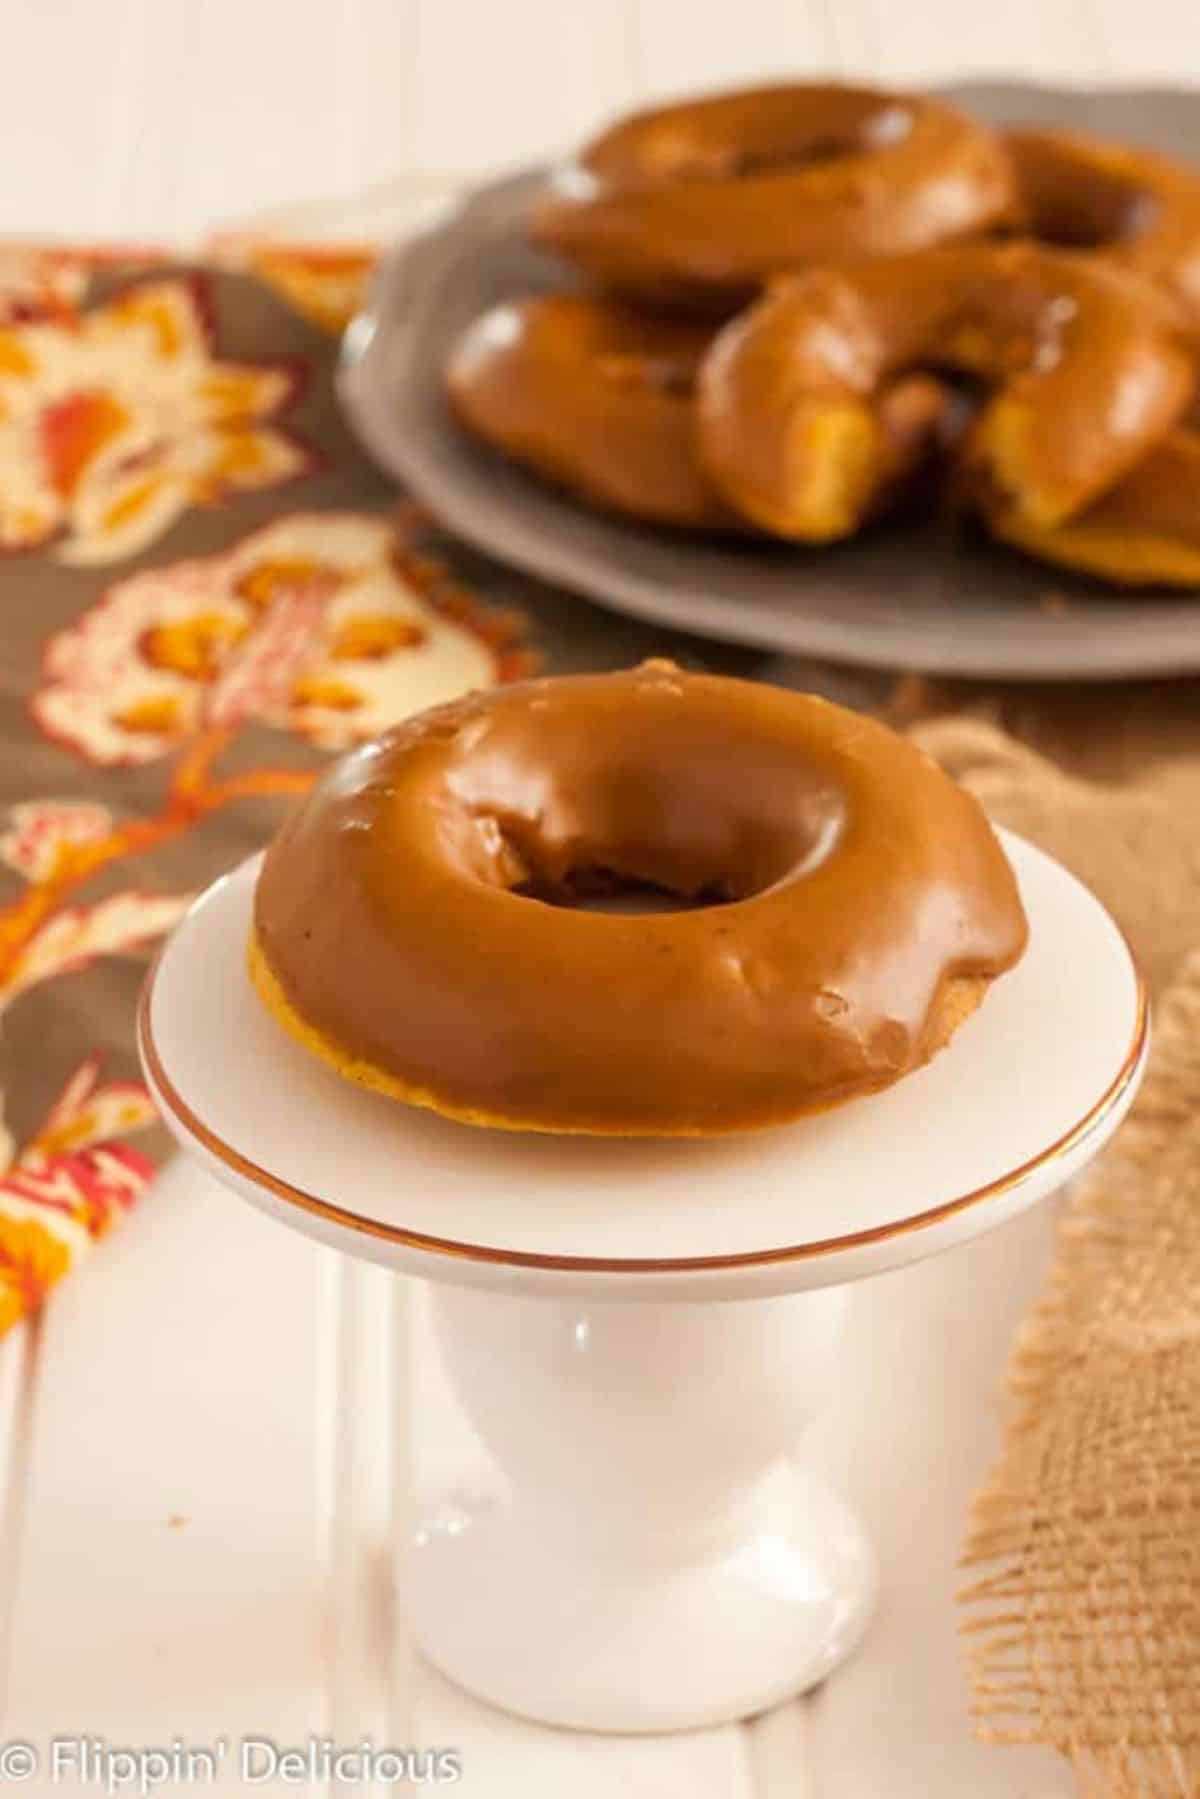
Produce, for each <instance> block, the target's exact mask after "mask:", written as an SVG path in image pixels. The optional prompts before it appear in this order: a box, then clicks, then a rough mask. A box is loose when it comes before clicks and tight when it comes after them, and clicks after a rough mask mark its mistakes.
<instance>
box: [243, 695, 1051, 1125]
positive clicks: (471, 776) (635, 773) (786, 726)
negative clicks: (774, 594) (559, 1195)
mask: <svg viewBox="0 0 1200 1799" xmlns="http://www.w3.org/2000/svg"><path fill="white" fill-rule="evenodd" d="M597 878H600V879H602V880H605V881H613V880H615V881H616V882H618V883H620V884H631V883H642V884H650V885H652V886H654V887H656V888H660V889H666V890H668V891H669V892H671V893H673V894H677V895H680V896H685V897H690V898H691V899H692V900H693V901H695V900H709V901H719V902H722V903H706V904H702V905H699V906H693V908H692V909H690V910H681V911H676V912H670V913H642V914H639V915H615V914H611V913H600V912H594V911H583V910H579V909H572V908H571V907H569V906H568V905H564V904H562V903H558V904H554V903H549V902H550V901H551V900H554V899H558V900H560V901H561V900H562V899H563V898H564V897H566V896H567V895H569V894H570V893H571V892H573V891H576V890H577V889H578V887H579V886H580V885H583V886H584V887H586V886H588V885H590V884H591V883H592V882H593V881H594V880H596V879H597ZM530 893H534V894H538V895H541V896H542V897H540V898H534V897H528V895H529V894H530ZM1025 940H1026V924H1025V919H1024V914H1023V912H1022V909H1021V904H1020V900H1019V897H1018V894H1017V890H1016V885H1015V882H1014V879H1013V875H1012V871H1011V869H1010V868H1009V865H1008V862H1007V860H1006V858H1005V856H1004V854H1003V852H1002V850H1001V849H1000V846H999V844H998V843H997V841H996V839H995V837H994V835H993V834H992V831H991V828H990V827H989V825H988V823H987V821H986V819H985V818H984V816H983V813H982V812H981V811H980V809H979V806H978V804H977V803H976V801H975V800H974V799H972V798H971V797H970V796H969V795H967V794H966V793H964V792H963V791H962V790H961V789H959V788H958V787H956V786H955V785H954V783H953V782H952V781H951V780H950V779H949V777H948V776H947V775H945V774H944V773H943V772H942V771H941V770H940V769H939V768H938V767H937V766H936V765H935V764H934V763H933V762H932V761H931V760H930V759H929V758H928V757H926V756H924V755H923V754H922V753H921V752H920V751H918V750H917V749H915V748H914V747H913V746H912V745H910V744H908V743H906V742H905V741H904V740H903V739H901V738H898V737H896V736H895V735H894V734H893V733H892V732H890V731H889V730H887V729H886V728H885V727H884V726H882V725H880V724H877V723H875V722H873V721H871V720H869V719H866V718H863V717H860V716H858V715H856V714H854V713H851V712H847V711H844V710H843V709H841V708H840V707H836V706H832V705H830V704H828V703H827V702H825V701H823V700H820V699H815V698H812V697H809V696H804V695H798V694H795V693H791V692H786V691H783V690H781V689H777V688H771V687H766V686H760V685H756V684H752V683H748V682H742V681H734V680H728V679H722V678H719V677H716V676H708V675H689V674H683V673H681V672H680V671H679V670H678V669H676V668H674V667H673V666H672V665H671V664H669V663H647V664H646V665H644V666H643V667H641V668H639V669H635V670H632V671H629V672H627V673H623V674H617V675H585V676H570V677H559V678H556V679H549V680H543V681H534V682H528V683H525V684H522V685H520V686H515V687H509V688H501V689H498V690H496V691H494V692H491V693H486V694H478V695H473V696H471V697H469V698H467V699H465V700H463V701H461V702H459V703H457V704H455V705H451V706H446V707H442V708H440V709H438V710H436V711H433V712H429V713H426V714H425V715H424V716H423V717H420V718H418V719H414V720H412V721H410V722H408V723H406V724H404V725H402V726H400V727H399V728H397V729H396V730H394V731H392V732H390V733H389V734H388V735H386V736H385V737H382V738H380V739H379V740H378V741H377V742H376V743H374V744H372V745H369V746H367V747H366V748H364V749H362V750H359V751H356V752H355V753H354V754H353V755H351V756H349V757H347V758H345V759H344V760H343V761H341V762H339V763H338V764H336V765H335V767H334V768H333V769H332V770H331V771H330V772H329V774H328V775H326V777H325V778H324V780H323V781H322V782H321V783H320V785H319V786H318V787H317V788H316V789H315V790H314V792H313V793H312V794H311V795H310V796H309V797H307V798H306V799H305V800H303V801H302V802H301V804H300V806H299V807H298V809H297V810H296V811H295V813H294V814H293V815H292V816H291V818H290V819H289V820H288V822H287V823H286V824H285V826H284V827H283V829H282V831H281V832H280V834H279V836H278V837H277V838H276V839H275V842H274V843H273V844H272V846H271V848H270V850H269V851H268V853H267V857H266V861H265V863H264V866H263V870H262V874H261V876H260V879H259V883H258V889H257V894H256V900H255V937H254V943H253V947H252V955H251V964H252V968H253V969H254V971H255V976H256V980H257V983H258V986H259V990H260V992H261V993H262V994H263V997H264V999H266V1001H267V1003H268V1004H269V1005H270V1006H271V1007H272V1010H274V1011H275V1012H276V1013H277V1015H278V1016H280V1017H281V1018H282V1019H283V1022H284V1023H285V1024H286V1025H287V1027H288V1028H289V1029H291V1030H292V1031H293V1032H294V1033H295V1034H296V1035H297V1036H299V1037H301V1038H302V1039H303V1040H304V1041H305V1042H306V1043H308V1045H309V1046H310V1047H311V1048H313V1049H315V1050H316V1051H317V1052H318V1053H320V1054H322V1055H323V1056H325V1057H327V1058H328V1059H329V1060H330V1061H331V1062H333V1063H334V1064H335V1065H336V1066H337V1067H339V1068H340V1069H341V1071H342V1072H343V1073H345V1074H348V1075H350V1076H351V1077H352V1078H355V1079H358V1080H360V1081H363V1082H365V1083H366V1084H368V1085H371V1086H374V1087H378V1088H381V1089H382V1090H383V1091H385V1092H389V1093H392V1094H395V1095H397V1096H399V1097H401V1098H403V1099H406V1100H408V1101H410V1102H414V1103H418V1104H424V1105H429V1106H432V1107H434V1108H436V1109H437V1110H439V1111H442V1112H446V1113H449V1114H451V1115H452V1116H455V1117H458V1118H461V1119H465V1120H468V1121H470V1122H474V1123H481V1124H491V1125H503V1126H508V1127H511V1128H522V1129H537V1130H547V1131H563V1132H578V1131H584V1132H596V1133H614V1134H622V1135H674V1134H710V1133H720V1132H728V1131H737V1130H745V1129H752V1128H755V1127H758V1126H763V1125H768V1124H772V1123H777V1122H781V1121H783V1120H786V1119H789V1118H794V1117H796V1116H798V1115H800V1114H802V1113H804V1112H808V1111H813V1110H819V1109H822V1108H825V1107H828V1106H832V1105H835V1104H837V1103H839V1102H842V1101H845V1100H850V1099H853V1098H855V1097H856V1096H858V1095H861V1094H865V1093H869V1092H872V1091H874V1090H876V1089H878V1088H881V1087H885V1086H887V1085H889V1084H890V1083H891V1082H893V1081H895V1080H897V1079H898V1078H900V1077H901V1076H902V1075H904V1074H906V1073H907V1072H909V1071H910V1070H911V1069H913V1068H914V1067H916V1066H917V1065H918V1064H920V1063H921V1062H923V1061H925V1060H926V1059H927V1058H928V1057H929V1056H930V1055H931V1054H932V1053H933V1052H934V1051H935V1050H936V1049H937V1048H938V1047H939V1046H940V1045H941V1044H942V1043H943V1042H944V1041H945V1040H946V1039H947V1037H948V1036H949V1035H950V1033H951V1031H952V1030H953V1029H954V1028H955V1026H956V1025H957V1023H958V1022H959V1021H960V1020H961V1019H962V1017H963V1016H965V1014H966V1013H967V1012H968V1011H970V1010H971V1009H972V1008H973V1006H974V1005H975V1004H976V1003H977V1002H978V1000H979V999H980V998H981V997H982V994H983V992H984V990H985V988H986V986H987V984H988V983H989V982H990V981H991V980H992V979H993V978H994V977H996V976H997V975H999V974H1001V973H1002V972H1003V971H1004V970H1005V969H1007V968H1010V967H1011V966H1012V965H1013V964H1014V963H1015V962H1016V961H1017V960H1018V958H1019V957H1020V955H1021V953H1022V951H1023V948H1024V945H1025Z"/></svg>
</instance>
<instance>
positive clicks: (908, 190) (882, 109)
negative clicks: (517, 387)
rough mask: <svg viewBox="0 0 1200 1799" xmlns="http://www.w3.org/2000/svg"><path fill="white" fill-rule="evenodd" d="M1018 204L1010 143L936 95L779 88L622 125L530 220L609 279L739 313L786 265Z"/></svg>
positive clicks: (886, 248)
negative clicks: (1006, 148) (743, 303)
mask: <svg viewBox="0 0 1200 1799" xmlns="http://www.w3.org/2000/svg"><path fill="white" fill-rule="evenodd" d="M1014 203H1015V189H1014V181H1013V174H1012V165H1011V162H1010V160H1009V158H1008V156H1007V154H1006V152H1005V151H1004V149H1003V146H1002V145H1001V144H1000V142H999V140H998V139H997V138H996V137H995V136H994V135H993V134H992V133H991V132H990V131H988V130H987V129H986V127H984V126H982V125H979V124H975V123H974V122H973V121H971V120H970V119H967V118H965V117H964V116H963V115H962V114H961V113H959V112H956V111H955V110H954V108H953V107H950V106H947V105H945V104H944V103H943V102H941V101H938V100H930V99H925V98H916V97H912V96H905V95H900V94H889V93H880V92H876V91H875V90H873V89H870V88H856V87H842V86H815V85H814V86H788V87H768V88H757V89H751V90H748V91H745V92H740V93H730V94H716V95H712V96H709V97H707V98H704V99H700V100H691V101H686V102H683V103H681V104H678V105H673V106H665V107H662V108H659V109H657V110H655V111H652V112H643V113H638V114H636V115H635V116H634V117H632V118H630V119H627V120H625V121H623V122H622V123H620V124H618V125H615V126H614V127H613V128H612V129H611V130H609V131H606V132H605V133H604V134H603V136H601V137H599V138H597V139H596V140H595V141H594V142H593V143H591V144H589V145H588V146H587V147H586V148H585V149H584V150H583V151H582V152H581V153H580V155H579V157H578V159H577V160H576V161H575V162H574V163H572V164H570V165H568V166H567V167H566V168H565V169H563V170H561V171H560V172H559V173H558V175H557V176H556V177H554V178H553V180H552V184H551V189H550V191H549V193H548V194H547V195H546V196H545V197H544V198H543V199H542V201H541V202H540V203H539V204H538V205H537V206H536V207H535V209H534V212H533V215H532V218H531V225H530V229H531V232H532V235H533V237H534V239H535V240H536V241H537V242H538V243H540V244H542V245H544V246H545V247H547V248H549V249H552V250H554V251H556V252H557V253H558V254H559V255H561V256H563V257H565V258H566V259H567V260H568V261H570V262H571V263H573V264H575V265H576V266H577V267H579V268H582V269H584V270H585V271H586V272H587V274H589V275H590V276H592V277H593V278H595V279H598V280H600V281H601V282H603V283H604V284H605V285H606V286H608V287H612V288H615V289H618V290H619V291H621V292H624V293H628V294H632V295H635V296H638V297H640V298H643V299H652V300H667V301H671V302H692V303H701V304H704V305H706V306H718V307H719V306H722V305H724V306H725V307H726V309H728V307H729V305H730V304H736V303H738V302H740V301H742V300H744V299H746V298H748V297H749V295H751V294H752V293H753V292H754V290H755V289H756V288H758V287H760V286H761V284H762V283H763V281H764V280H765V279H766V278H767V277H768V276H770V275H773V274H775V273H778V272H780V271H782V270H787V269H796V268H802V267H808V266H810V265H812V264H814V263H818V262H823V261H826V260H827V259H829V258H831V257H844V256H851V255H880V254H882V255H893V254H895V253H897V252H899V251H904V250H914V249H920V248H922V247H923V246H924V245H926V244H935V243H941V242H943V241H946V240H953V239H958V238H965V237H970V236H973V235H976V234H978V233H980V232H982V231H985V230H987V229H988V228H989V227H991V226H994V225H997V224H1000V223H1003V222H1004V221H1005V220H1007V219H1010V218H1011V217H1012V216H1013V207H1014Z"/></svg>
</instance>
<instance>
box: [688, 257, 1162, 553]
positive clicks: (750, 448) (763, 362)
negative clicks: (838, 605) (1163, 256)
mask: <svg viewBox="0 0 1200 1799" xmlns="http://www.w3.org/2000/svg"><path fill="white" fill-rule="evenodd" d="M1175 325H1176V316H1175V308H1174V306H1173V305H1172V304H1171V303H1170V302H1169V301H1167V300H1165V299H1163V298H1162V297H1161V296H1160V295H1159V294H1158V293H1157V291H1156V290H1155V289H1154V288H1152V287H1150V286H1149V285H1148V284H1146V283H1145V282H1143V281H1141V280H1139V279H1138V278H1137V277H1136V276H1134V275H1132V274H1130V273H1127V272H1126V271H1124V270H1118V269H1115V268H1111V267H1109V266H1107V265H1102V264H1099V263H1097V262H1095V261H1093V260H1092V259H1090V258H1088V257H1086V256H1079V255H1071V254H1070V253H1068V252H1066V251H1055V250H1048V249H1045V248H1042V247H1039V246H1036V245H1031V244H1025V243H1010V244H978V245H964V246H958V247H955V248H949V249H938V250H926V251H920V252H917V253H916V254H914V255H912V256H902V257H892V258H889V259H884V260H877V261H870V262H862V263H857V264H847V265H843V266H841V267H836V268H829V269H825V270H817V271H814V272H813V273H811V274H809V275H806V276H799V277H794V278H792V279H791V280H788V281H783V282H780V283H778V284H777V285H776V286H774V287H773V288H772V290H771V291H770V292H769V293H768V294H767V295H766V296H765V297H764V298H763V299H762V300H760V301H759V302H758V303H757V304H756V305H755V306H753V307H751V308H750V309H749V310H748V311H747V312H746V313H744V314H742V315H741V316H740V317H738V318H736V319H734V320H733V321H732V322H731V323H730V324H729V325H727V326H726V327H725V328H724V329H723V330H722V331H721V332H720V333H719V335H718V336H717V338H716V340H715V341H714V343H713V346H712V349H711V350H710V351H709V353H708V355H707V357H706V358H705V360H704V364H703V366H702V369H701V374H700V387H699V397H698V420H699V435H698V442H699V448H700V457H701V461H702V463H703V465H704V467H705V468H706V470H707V471H708V474H709V476H710V478H711V480H712V481H713V483H714V485H715V486H716V487H717V488H718V489H719V490H720V491H721V492H722V493H723V494H724V495H725V496H726V498H727V499H728V500H729V502H730V503H731V504H732V505H733V506H735V507H736V508H737V510H738V511H739V512H742V513H744V515H745V516H746V517H747V518H749V519H752V520H753V521H754V522H755V523H756V524H758V525H760V526H762V527H763V528H764V529H765V530H768V531H772V532H774V533H776V534H777V535H779V536H783V537H791V538H796V539H800V540H802V541H811V542H824V541H829V540H832V539H835V538H839V537H845V536H848V535H849V534H850V533H852V532H853V531H854V530H855V529H856V528H857V527H858V525H859V523H860V522H861V520H862V518H863V516H864V514H865V513H866V512H867V511H868V510H869V509H870V507H871V506H872V504H873V503H874V497H875V494H876V491H877V488H878V484H879V481H880V471H881V467H882V466H883V454H882V450H881V439H882V437H883V432H882V428H881V425H880V420H879V415H878V409H877V395H878V392H879V389H880V386H881V384H883V383H884V382H886V381H889V380H894V379H895V378H896V376H897V375H898V374H901V373H902V372H903V371H905V370H906V369H909V368H912V367H914V366H926V367H929V366H932V367H935V368H947V369H954V370H958V371H962V372H964V373H966V374H968V375H970V376H972V377H974V378H975V379H976V380H977V381H980V382H982V383H984V384H985V385H986V387H987V388H988V389H989V390H990V397H989V399H988V401H987V403H986V404H985V405H984V406H983V408H982V410H981V411H980V413H979V415H978V417H977V419H976V421H975V423H974V424H973V426H972V427H971V429H970V431H969V433H968V435H967V437H966V439H965V442H964V446H963V451H962V458H963V460H962V465H961V469H960V476H961V479H962V483H963V485H964V487H965V488H967V489H970V490H973V491H976V492H981V493H983V494H985V495H986V496H987V508H988V510H989V512H990V513H991V514H992V516H994V517H998V518H1002V517H1004V516H1012V517H1014V518H1015V519H1017V520H1018V521H1020V522H1023V523H1027V524H1029V525H1032V526H1034V527H1036V528H1038V529H1044V528H1046V527H1053V526H1057V525H1059V524H1061V523H1062V522H1063V520H1065V519H1067V518H1070V517H1071V516H1072V515H1073V514H1074V513H1076V512H1079V511H1081V510H1082V509H1083V508H1084V507H1085V506H1086V505H1087V504H1088V503H1089V502H1090V501H1091V500H1093V499H1095V498H1096V497H1097V496H1098V495H1099V494H1101V493H1102V492H1103V491H1104V490H1105V489H1106V488H1108V487H1110V486H1112V485H1113V484H1114V483H1115V482H1116V481H1118V480H1119V479H1120V478H1121V477H1122V476H1123V475H1124V474H1126V473H1127V472H1128V471H1129V470H1131V469H1132V468H1133V467H1134V466H1135V465H1136V463H1137V462H1138V461H1139V460H1140V459H1141V458H1142V457H1143V456H1144V455H1145V453H1146V451H1147V450H1148V449H1150V448H1151V447H1152V446H1153V445H1154V444H1155V443H1156V442H1157V441H1159V440H1160V439H1161V438H1162V437H1163V436H1164V435H1165V433H1166V432H1167V431H1168V429H1169V428H1170V427H1171V425H1172V424H1173V423H1174V421H1175V420H1176V419H1177V418H1178V417H1179V416H1180V414H1181V413H1182V412H1183V411H1184V409H1185V407H1186V406H1187V404H1188V402H1189V400H1190V398H1191V396H1192V392H1193V389H1194V387H1195V379H1196V378H1195V372H1194V364H1193V361H1192V358H1191V356H1190V355H1189V354H1188V353H1187V351H1186V349H1185V348H1184V346H1183V345H1182V343H1181V342H1179V341H1178V339H1177V334H1176V331H1175Z"/></svg>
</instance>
